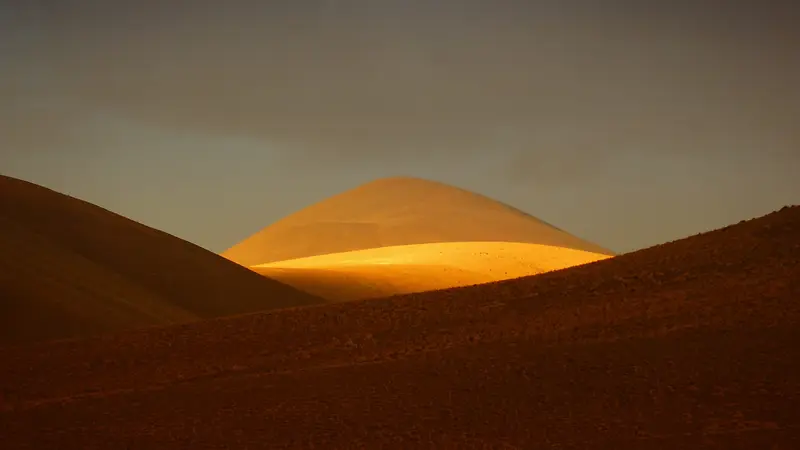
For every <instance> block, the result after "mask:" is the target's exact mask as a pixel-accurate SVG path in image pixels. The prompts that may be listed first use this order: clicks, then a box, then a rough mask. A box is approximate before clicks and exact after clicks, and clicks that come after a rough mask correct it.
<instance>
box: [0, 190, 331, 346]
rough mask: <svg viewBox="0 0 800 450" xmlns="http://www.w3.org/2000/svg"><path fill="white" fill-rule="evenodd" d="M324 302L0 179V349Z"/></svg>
mask: <svg viewBox="0 0 800 450" xmlns="http://www.w3.org/2000/svg"><path fill="white" fill-rule="evenodd" d="M321 301H322V300H321V299H319V298H317V297H314V296H312V295H310V294H307V293H304V292H301V291H298V290H296V289H294V288H292V287H290V286H287V285H285V284H282V283H280V282H277V281H274V280H270V279H269V278H267V277H264V276H259V275H257V274H255V273H253V272H252V271H250V270H247V269H245V268H243V267H241V266H239V265H237V264H233V263H232V262H230V261H228V260H226V259H225V258H221V257H220V256H219V255H215V254H214V253H212V252H209V251H208V250H205V249H202V248H200V247H198V246H196V245H194V244H191V243H189V242H186V241H183V240H181V239H178V238H176V237H174V236H170V235H168V234H166V233H163V232H161V231H158V230H155V229H153V228H150V227H147V226H144V225H142V224H140V223H137V222H134V221H132V220H130V219H127V218H125V217H122V216H120V215H117V214H114V213H112V212H110V211H107V210H105V209H103V208H100V207H98V206H95V205H92V204H90V203H87V202H84V201H82V200H78V199H75V198H73V197H69V196H67V195H63V194H60V193H57V192H55V191H52V190H50V189H46V188H44V187H41V186H37V185H35V184H32V183H28V182H25V181H21V180H17V179H14V178H9V177H4V176H0V345H3V344H11V343H23V342H32V341H39V340H47V339H59V338H71V337H78V336H87V335H92V334H98V333H108V332H115V331H120V330H126V329H131V328H138V327H145V326H152V325H164V324H170V323H181V322H187V321H192V320H197V319H203V318H211V317H219V316H225V315H231V314H239V313H246V312H254V311H263V310H269V309H273V308H280V307H287V306H297V305H307V304H312V303H319V302H321Z"/></svg>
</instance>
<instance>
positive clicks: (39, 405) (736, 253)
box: [0, 207, 800, 450]
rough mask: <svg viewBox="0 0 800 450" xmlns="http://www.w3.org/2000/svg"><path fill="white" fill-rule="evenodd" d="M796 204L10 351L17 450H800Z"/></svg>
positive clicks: (799, 213)
mask: <svg viewBox="0 0 800 450" xmlns="http://www.w3.org/2000/svg"><path fill="white" fill-rule="evenodd" d="M798 299H800V207H791V208H784V209H782V210H781V211H779V212H775V213H772V214H769V215H767V216H765V217H762V218H759V219H755V220H750V221H746V222H742V223H739V224H736V225H733V226H730V227H726V228H723V229H720V230H716V231H713V232H709V233H705V234H701V235H697V236H693V237H690V238H687V239H683V240H679V241H676V242H672V243H667V244H664V245H660V246H656V247H653V248H649V249H646V250H642V251H637V252H634V253H629V254H625V255H621V256H617V257H614V258H610V259H606V260H603V261H598V262H595V263H590V264H586V265H582V266H578V267H572V268H568V269H564V270H558V271H553V272H549V273H545V274H541V275H537V276H532V277H525V278H520V279H514V280H507V281H500V282H495V283H488V284H482V285H478V286H471V287H464V288H453V289H448V290H444V291H435V292H426V293H421V294H411V295H406V296H398V297H393V298H387V299H378V300H366V301H355V302H345V303H336V304H329V305H322V306H312V307H305V308H293V309H286V310H277V311H270V312H265V313H256V314H248V315H243V316H239V317H233V318H222V319H212V320H207V321H202V322H194V323H189V324H183V325H173V326H167V327H160V328H154V329H148V330H136V331H130V332H125V333H120V334H117V335H114V336H103V337H96V338H87V339H80V340H71V341H59V342H52V343H46V344H34V345H28V346H20V347H9V348H0V360H2V361H3V364H2V365H0V393H2V400H1V401H2V408H0V436H3V448H4V449H21V448H40V449H53V448H59V449H87V448H147V449H157V448H160V449H185V448H220V449H222V448H241V449H244V448H249V449H252V448H298V449H300V448H303V449H309V448H325V449H349V448H368V449H378V448H397V449H409V448H453V449H472V448H475V449H478V448H481V449H484V448H496V449H512V448H514V449H535V448H575V449H615V450H616V449H669V450H672V449H693V448H720V449H723V448H724V449H743V448H748V449H795V448H797V443H798V442H800V409H798V407H797V405H798V404H800V376H798V374H800V347H799V346H798V345H797V343H798V342H800V302H798Z"/></svg>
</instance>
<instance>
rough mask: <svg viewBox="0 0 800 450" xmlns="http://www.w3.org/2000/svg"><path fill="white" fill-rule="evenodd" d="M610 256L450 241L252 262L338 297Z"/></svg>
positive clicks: (384, 293)
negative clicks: (264, 262)
mask: <svg viewBox="0 0 800 450" xmlns="http://www.w3.org/2000/svg"><path fill="white" fill-rule="evenodd" d="M606 258H609V256H608V255H603V254H599V253H590V252H586V251H582V250H573V249H569V248H559V247H553V246H549V245H539V244H523V243H517V242H445V243H436V244H415V245H400V246H391V247H381V248H376V249H368V250H356V251H352V252H342V253H334V254H330V255H320V256H311V257H307V258H298V259H292V260H288V261H278V262H274V263H268V264H261V265H257V266H253V267H251V269H253V270H255V271H256V272H258V273H260V274H263V275H266V276H268V277H270V278H272V279H275V280H278V281H282V282H284V283H286V284H289V285H291V286H294V287H296V288H298V289H301V290H304V291H306V292H310V293H312V294H315V295H318V296H320V297H323V298H326V299H328V300H333V301H347V300H357V299H365V298H377V297H388V296H391V295H397V294H408V293H412V292H423V291H430V290H436V289H444V288H450V287H456V286H469V285H473V284H479V283H487V282H491V281H499V280H506V279H509V278H518V277H523V276H527V275H535V274H539V273H544V272H548V271H551V270H557V269H564V268H566V267H571V266H576V265H580V264H586V263H590V262H594V261H598V260H601V259H606Z"/></svg>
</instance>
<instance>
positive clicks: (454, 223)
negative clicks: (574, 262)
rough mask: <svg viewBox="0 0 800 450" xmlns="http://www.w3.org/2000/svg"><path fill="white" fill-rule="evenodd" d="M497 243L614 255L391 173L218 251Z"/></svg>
mask: <svg viewBox="0 0 800 450" xmlns="http://www.w3.org/2000/svg"><path fill="white" fill-rule="evenodd" d="M471 241H501V242H520V243H530V244H544V245H552V246H558V247H566V248H572V249H576V250H584V251H589V252H594V253H601V254H605V255H613V254H614V253H613V252H611V251H609V250H608V249H605V248H602V247H600V246H598V245H596V244H593V243H591V242H587V241H585V240H583V239H580V238H578V237H575V236H572V235H570V234H569V233H567V232H565V231H563V230H560V229H558V228H556V227H554V226H553V225H550V224H548V223H546V222H544V221H542V220H539V219H537V218H535V217H533V216H531V215H529V214H526V213H524V212H522V211H520V210H518V209H516V208H513V207H511V206H508V205H506V204H503V203H501V202H498V201H496V200H492V199H490V198H488V197H485V196H482V195H479V194H476V193H473V192H469V191H466V190H464V189H460V188H456V187H453V186H448V185H445V184H442V183H438V182H434V181H428V180H423V179H419V178H411V177H392V178H385V179H380V180H377V181H373V182H371V183H367V184H365V185H362V186H360V187H357V188H355V189H352V190H349V191H346V192H343V193H340V194H338V195H335V196H333V197H330V198H328V199H327V200H323V201H321V202H319V203H316V204H314V205H311V206H309V207H307V208H305V209H303V210H301V211H299V212H296V213H294V214H291V215H289V216H287V217H285V218H284V219H282V220H279V221H278V222H275V223H274V224H272V225H270V226H268V227H266V228H264V229H262V230H261V231H259V232H257V233H255V234H254V235H252V236H250V237H249V238H247V239H245V240H244V241H242V242H240V243H239V244H237V245H235V246H233V247H231V248H230V249H228V250H227V251H225V252H223V254H222V255H223V256H224V257H226V258H228V259H230V260H232V261H235V262H237V263H239V264H242V265H244V266H254V265H258V264H266V263H270V262H276V261H282V260H287V259H295V258H303V257H307V256H317V255H324V254H330V253H339V252H346V251H352V250H363V249H369V248H376V247H385V246H393V245H408V244H426V243H441V242H471Z"/></svg>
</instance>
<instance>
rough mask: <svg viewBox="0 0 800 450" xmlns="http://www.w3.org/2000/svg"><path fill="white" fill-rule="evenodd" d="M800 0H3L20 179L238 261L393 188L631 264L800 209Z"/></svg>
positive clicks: (4, 137)
mask: <svg viewBox="0 0 800 450" xmlns="http://www.w3.org/2000/svg"><path fill="white" fill-rule="evenodd" d="M792 3H793V2H786V1H780V2H779V1H771V0H766V1H755V0H753V1H749V2H748V1H742V2H723V1H677V2H662V1H658V2H656V1H646V0H641V1H634V0H625V1H623V0H608V1H602V2H601V1H590V0H574V1H570V0H559V1H557V0H553V1H537V0H527V1H524V0H485V1H479V0H461V1H456V0H439V1H422V0H369V1H368V0H349V1H348V0H324V1H323V0H317V1H305V0H292V1H279V0H276V1H269V2H268V1H263V2H261V1H255V0H249V1H244V0H230V1H226V2H219V1H214V2H211V1H201V0H197V1H187V0H173V1H155V0H139V1H137V2H133V1H130V2H121V1H118V0H105V1H102V0H52V1H42V0H25V1H23V0H0V173H3V174H6V175H10V176H15V177H19V178H23V179H26V180H29V181H32V182H35V183H38V184H42V185H45V186H47V187H50V188H53V189H56V190H58V191H61V192H64V193H67V194H70V195H74V196H77V197H80V198H83V199H85V200H88V201H90V202H93V203H96V204H98V205H100V206H103V207H106V208H108V209H111V210H113V211H115V212H118V213H120V214H123V215H125V216H128V217H130V218H132V219H135V220H138V221H141V222H143V223H145V224H147V225H150V226H153V227H156V228H159V229H162V230H164V231H167V232H169V233H172V234H175V235H177V236H179V237H182V238H184V239H187V240H190V241H192V242H194V243H197V244H199V245H201V246H203V247H206V248H208V249H210V250H213V251H217V252H219V251H223V250H224V249H226V248H227V247H229V246H231V245H233V244H235V243H236V242H238V241H240V240H242V239H244V238H246V237H247V236H249V235H250V234H252V233H254V232H256V231H257V230H258V229H260V228H262V227H264V226H266V225H268V224H270V223H271V222H274V221H275V220H278V219H280V218H281V217H283V216H285V215H287V214H289V213H291V212H294V211H296V210H298V209H301V208H303V207H305V206H307V205H309V204H311V203H313V202H316V201H318V200H322V199H324V198H326V197H328V196H330V195H333V194H335V193H338V192H340V191H343V190H345V189H348V188H351V187H355V186H356V185H358V184H361V183H364V182H367V181H370V180H372V179H375V178H380V177H384V176H393V175H410V176H419V177H424V178H430V179H434V180H437V181H442V182H445V183H451V184H455V185H458V186H460V187H464V188H467V189H470V190H473V191H475V192H479V193H482V194H485V195H488V196H491V197H494V198H496V199H498V200H501V201H504V202H507V203H509V204H511V205H513V206H516V207H518V208H520V209H523V210H525V211H526V212H529V213H531V214H533V215H535V216H538V217H540V218H542V219H543V220H546V221H548V222H550V223H553V224H555V225H557V226H559V227H560V228H563V229H565V230H567V231H569V232H572V233H574V234H576V235H578V236H580V237H583V238H586V239H588V240H591V241H594V242H596V243H598V244H600V245H603V246H605V247H608V248H611V249H613V250H615V251H618V252H625V251H630V250H633V249H638V248H642V247H646V246H650V245H654V244H658V243H662V242H664V241H668V240H673V239H677V238H681V237H685V236H687V235H690V234H695V233H698V232H701V231H706V230H709V229H712V228H717V227H720V226H724V225H727V224H730V223H734V222H737V221H739V220H741V219H746V218H751V217H754V216H758V215H762V214H765V213H768V212H770V211H772V210H774V209H778V208H780V207H781V206H783V205H786V204H791V203H798V200H799V199H800V86H798V80H800V30H798V27H797V23H800V12H799V11H798V9H800V7H797V6H793V5H792Z"/></svg>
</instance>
